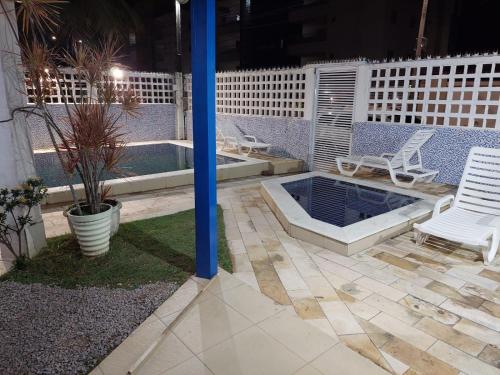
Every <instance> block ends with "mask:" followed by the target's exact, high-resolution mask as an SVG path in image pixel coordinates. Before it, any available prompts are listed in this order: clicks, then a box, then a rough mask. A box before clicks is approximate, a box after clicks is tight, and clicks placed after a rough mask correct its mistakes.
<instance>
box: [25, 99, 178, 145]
mask: <svg viewBox="0 0 500 375" xmlns="http://www.w3.org/2000/svg"><path fill="white" fill-rule="evenodd" d="M112 107H114V108H113V110H115V111H119V110H120V109H119V106H118V105H116V106H115V105H113V106H112ZM49 109H50V111H51V112H52V114H53V115H54V117H55V118H56V119H57V118H59V119H64V118H65V117H66V111H65V109H64V106H63V105H61V104H52V105H49ZM140 111H141V114H140V116H138V117H135V118H134V117H130V116H123V117H122V123H123V127H124V128H123V131H124V132H125V133H126V140H127V142H144V141H159V140H167V139H175V116H176V110H175V104H141V105H140ZM28 123H29V125H30V131H31V139H32V143H33V148H34V149H40V148H52V142H51V141H50V138H49V135H48V133H47V129H46V127H45V124H44V122H43V121H42V120H41V119H40V118H38V117H35V116H31V117H29V118H28Z"/></svg>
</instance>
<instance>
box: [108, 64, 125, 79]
mask: <svg viewBox="0 0 500 375" xmlns="http://www.w3.org/2000/svg"><path fill="white" fill-rule="evenodd" d="M110 73H111V75H112V76H113V78H114V79H122V78H123V75H124V72H123V70H122V69H120V68H118V67H116V66H114V67H112V68H111V69H110Z"/></svg>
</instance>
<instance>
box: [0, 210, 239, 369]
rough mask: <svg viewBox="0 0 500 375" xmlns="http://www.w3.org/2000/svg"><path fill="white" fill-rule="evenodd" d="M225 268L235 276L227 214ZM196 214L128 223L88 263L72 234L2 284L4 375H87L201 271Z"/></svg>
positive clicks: (0, 356)
mask: <svg viewBox="0 0 500 375" xmlns="http://www.w3.org/2000/svg"><path fill="white" fill-rule="evenodd" d="M219 218H220V220H219V263H220V265H221V267H223V268H225V269H226V270H228V271H231V261H230V257H229V251H228V248H227V244H226V241H225V236H224V227H223V221H222V213H221V211H220V210H219ZM194 249H195V236H194V211H193V210H189V211H184V212H180V213H177V214H174V215H169V216H163V217H159V218H154V219H148V220H141V221H135V222H131V223H126V224H122V225H121V227H120V231H119V233H118V234H117V235H116V236H115V237H114V238H113V239H112V242H111V249H110V252H109V253H108V254H107V255H105V256H103V257H99V258H95V259H89V258H84V257H82V256H81V255H80V253H79V251H78V245H77V244H76V243H75V241H74V240H73V239H72V238H71V237H70V236H62V237H57V238H53V239H50V240H49V241H48V248H47V250H46V251H44V252H42V253H41V254H40V255H39V256H37V257H35V258H34V259H33V260H32V261H30V262H29V263H28V265H27V268H26V269H25V270H15V271H12V272H10V273H8V274H6V275H4V276H3V277H2V278H1V279H0V280H1V282H0V301H1V303H0V373H1V374H18V373H35V374H49V373H50V374H55V373H58V374H73V373H86V372H88V371H89V370H90V369H92V368H93V367H95V366H96V365H97V364H98V363H99V362H100V361H101V360H102V359H103V358H104V357H105V356H106V355H107V354H108V353H110V352H111V350H112V349H113V348H115V347H116V346H118V345H119V344H120V343H121V342H122V341H123V340H124V339H125V338H126V337H127V336H128V335H129V334H130V333H131V332H132V331H133V330H134V329H135V328H136V327H137V326H138V325H139V324H140V323H141V322H142V321H144V320H145V319H146V318H147V317H148V316H149V315H150V314H151V313H152V312H153V311H154V310H155V309H156V308H157V307H159V306H160V305H161V304H162V303H163V302H164V301H165V300H166V299H167V298H168V297H169V296H170V295H171V294H172V293H173V292H174V291H175V290H176V289H177V288H178V287H179V286H180V285H181V284H182V283H183V282H184V281H185V280H187V278H188V277H189V276H190V275H191V274H193V273H194V252H195V251H194Z"/></svg>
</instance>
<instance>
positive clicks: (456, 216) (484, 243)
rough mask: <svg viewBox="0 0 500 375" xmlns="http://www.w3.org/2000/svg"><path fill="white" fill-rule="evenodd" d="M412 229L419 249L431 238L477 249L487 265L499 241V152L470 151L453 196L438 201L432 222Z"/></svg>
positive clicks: (479, 148) (498, 150)
mask: <svg viewBox="0 0 500 375" xmlns="http://www.w3.org/2000/svg"><path fill="white" fill-rule="evenodd" d="M447 203H450V206H451V208H449V209H448V210H446V211H444V212H441V209H442V207H443V206H444V205H445V204H447ZM413 227H414V229H415V240H416V241H417V243H418V244H419V245H421V244H423V243H424V242H425V241H426V240H427V238H428V237H429V235H433V236H437V237H441V238H445V239H447V240H450V241H455V242H460V243H463V244H466V245H469V246H475V247H480V248H481V250H482V252H483V259H484V264H486V265H487V264H489V263H491V262H492V261H493V259H494V258H495V254H496V253H497V250H498V245H499V241H500V237H499V229H500V149H494V148H484V147H473V148H472V149H471V151H470V153H469V157H468V159H467V163H466V165H465V169H464V173H463V175H462V180H461V181H460V185H459V187H458V191H457V194H456V196H455V197H454V196H453V195H448V196H445V197H443V198H441V199H440V200H438V201H437V202H436V205H435V207H434V212H433V213H432V218H431V219H430V220H428V221H426V222H424V223H422V224H414V226H413Z"/></svg>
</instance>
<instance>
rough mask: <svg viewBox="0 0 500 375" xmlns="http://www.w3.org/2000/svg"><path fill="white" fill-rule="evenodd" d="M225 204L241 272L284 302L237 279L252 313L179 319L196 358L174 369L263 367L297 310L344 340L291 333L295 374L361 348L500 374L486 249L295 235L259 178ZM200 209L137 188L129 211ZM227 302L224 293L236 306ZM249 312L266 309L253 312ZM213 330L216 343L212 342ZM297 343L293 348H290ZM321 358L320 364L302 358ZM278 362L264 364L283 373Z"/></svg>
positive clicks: (493, 277)
mask: <svg viewBox="0 0 500 375" xmlns="http://www.w3.org/2000/svg"><path fill="white" fill-rule="evenodd" d="M425 190H426V192H428V193H429V192H430V193H434V194H438V195H442V194H446V193H447V192H449V191H450V187H446V186H442V185H441V186H439V185H429V186H426V187H425ZM138 198H139V199H138ZM219 203H220V205H221V206H222V208H223V210H224V221H225V225H226V236H227V239H228V242H229V245H230V250H231V254H232V257H233V263H234V271H235V272H234V274H233V275H234V277H236V278H238V279H239V280H240V281H241V282H243V283H245V284H247V285H249V286H250V287H251V288H253V289H254V290H255V291H260V292H261V293H262V294H264V295H265V296H267V297H269V298H270V299H271V300H273V301H274V302H275V303H277V304H279V305H280V306H283V307H284V309H283V311H278V312H277V313H276V314H274V315H266V311H265V309H255V306H253V304H252V303H248V302H249V301H251V299H250V298H249V299H245V298H244V297H241V296H240V295H239V293H240V290H241V291H242V292H241V293H242V295H244V292H243V290H245V291H246V293H248V290H249V289H248V288H245V287H243V284H242V285H239V286H238V287H235V289H234V291H233V293H235V295H234V296H232V297H233V298H234V299H235V300H236V301H240V302H239V303H243V302H245V301H246V302H247V305H248V306H245V305H243V307H242V306H241V305H240V307H238V308H236V309H235V310H236V311H237V312H238V313H239V314H240V315H243V316H244V318H245V319H242V318H241V317H240V316H235V317H234V320H230V321H231V324H230V325H229V327H219V328H220V330H221V331H222V332H217V334H216V333H215V332H216V331H218V329H217V330H215V331H211V332H209V334H207V335H203V338H201V337H200V336H199V335H198V337H197V335H196V334H194V333H193V330H192V329H189V327H187V326H182V325H180V326H176V327H175V328H174V329H173V333H174V336H175V337H176V338H177V339H179V340H181V341H182V343H183V345H185V346H187V348H188V350H189V351H190V352H191V353H194V354H196V358H192V357H189V358H187V359H186V361H185V362H183V363H182V366H186V367H185V368H184V367H181V368H180V369H177V372H175V371H173V370H172V372H167V373H169V374H170V373H183V374H184V373H185V374H189V373H194V374H195V373H196V374H197V373H201V374H202V373H210V372H209V371H208V369H206V368H205V367H199V366H200V363H199V361H201V362H203V363H204V364H205V365H207V366H208V367H209V368H210V369H211V371H213V372H214V373H224V371H225V370H224V369H225V368H226V366H227V368H230V369H232V371H233V372H229V373H231V374H237V373H246V372H245V371H246V370H247V368H253V369H255V366H254V365H255V363H254V361H253V360H252V358H254V357H251V356H252V355H255V356H257V357H259V358H260V356H265V355H267V351H268V350H273V349H272V347H273V346H275V345H276V343H275V341H276V340H277V341H278V342H279V341H280V339H279V335H280V333H281V332H280V329H279V328H277V327H275V324H274V323H275V320H276V319H278V320H281V319H282V318H283V319H285V318H286V319H288V318H292V317H293V316H294V315H296V316H298V317H300V318H301V319H302V320H303V321H304V322H306V323H308V324H309V325H311V326H314V327H316V328H318V329H319V330H321V331H322V332H323V333H324V334H326V335H327V336H328V337H329V338H330V339H331V340H333V341H334V342H337V341H340V342H341V343H342V344H344V345H345V346H341V347H340V346H339V348H342V349H337V350H334V349H333V348H330V349H328V350H326V351H325V352H322V353H319V352H317V351H315V350H316V347H315V345H304V341H307V340H308V335H307V334H306V333H304V335H303V336H302V335H301V336H300V337H301V338H302V340H300V339H299V340H291V341H293V343H295V342H296V345H298V346H297V347H296V348H295V350H296V352H295V354H296V355H298V356H299V357H300V359H301V361H302V362H301V361H297V362H294V361H295V360H294V359H291V358H290V360H288V359H287V358H288V357H287V355H290V353H289V352H286V353H285V352H282V351H279V350H278V349H277V350H278V352H279V354H276V355H277V357H273V358H272V359H273V360H274V359H276V358H280V360H283V361H285V362H287V363H288V365H287V366H290V367H289V368H288V367H286V370H287V372H286V373H293V371H296V370H297V371H298V372H296V373H298V374H309V373H311V374H318V373H319V374H329V373H349V372H348V371H347V370H345V371H344V372H342V371H335V369H336V367H335V366H339V365H340V364H343V363H344V362H346V360H345V358H347V356H351V355H352V354H351V353H352V351H349V350H348V349H347V348H350V349H352V350H353V351H355V352H358V353H359V354H361V356H363V357H365V358H366V359H368V360H369V361H371V362H372V363H373V364H376V365H377V366H378V367H377V368H379V369H380V370H382V369H383V370H387V371H389V372H391V373H394V374H407V375H409V374H459V373H462V374H470V375H475V374H500V370H499V368H500V349H499V346H500V334H499V330H500V266H499V265H492V266H484V265H483V263H482V255H481V253H480V252H477V251H474V250H470V249H466V248H463V247H461V246H459V245H458V244H455V243H450V242H447V241H443V240H440V239H438V238H431V239H430V241H428V243H426V244H425V245H424V246H417V245H416V244H415V242H414V241H413V239H412V233H411V232H409V233H405V234H403V235H401V236H398V237H396V238H393V239H391V240H388V241H385V242H384V243H381V244H379V245H376V246H374V247H372V248H370V249H367V250H365V251H363V252H361V253H358V254H356V255H354V256H351V257H345V256H341V255H339V254H336V253H333V252H331V251H328V250H325V249H322V248H319V247H317V246H314V245H311V244H309V243H306V242H303V241H298V240H296V239H294V238H292V237H290V236H288V234H287V233H286V232H284V231H283V228H282V227H281V225H280V223H279V222H278V221H277V219H276V218H275V216H274V215H273V214H272V212H271V211H270V209H269V207H268V206H267V205H266V203H265V202H264V200H263V199H262V197H261V195H260V193H259V185H258V179H253V180H246V181H243V182H241V181H240V182H236V183H234V182H232V183H225V184H222V185H221V186H220V188H219ZM177 206H178V207H180V208H179V209H177ZM190 207H192V189H179V190H177V191H174V192H168V193H166V194H165V193H162V194H157V195H153V196H151V195H148V196H142V197H138V196H135V197H129V198H126V201H125V202H124V218H125V219H127V217H129V218H134V219H135V218H137V219H138V218H142V217H146V216H148V215H151V216H154V215H163V214H166V213H171V212H175V211H176V210H177V211H178V210H183V209H187V208H190ZM45 215H47V216H46V218H47V219H49V220H48V221H47V227H48V228H47V229H48V231H49V232H50V231H53V232H50V233H56V232H58V233H59V232H61V231H63V228H62V227H63V225H64V223H63V220H61V219H60V218H59V217H57V216H56V214H55V213H52V214H51V213H47V214H45ZM57 215H60V213H57ZM56 227H57V228H56ZM497 264H498V263H497ZM236 288H240V289H236ZM236 291H238V293H236ZM216 297H217V296H216ZM217 298H218V299H215V298H212V299H211V300H210V299H207V300H206V301H203V302H200V306H199V308H198V310H197V311H198V312H199V314H198V315H197V316H193V317H191V318H190V321H191V323H190V324H191V326H193V327H195V326H196V325H197V327H198V331H199V330H200V329H201V328H202V327H203V325H200V322H201V321H202V314H201V312H202V311H203V312H204V311H207V314H210V313H212V314H214V312H217V311H219V312H220V313H223V314H226V307H221V306H220V298H219V297H217ZM228 298H231V297H228ZM224 299H225V298H224ZM228 301H229V300H225V301H224V302H225V303H226V304H229V305H230V306H231V304H230V302H228ZM242 301H243V302H242ZM203 307H206V309H204V308H203ZM232 307H233V309H234V306H232ZM217 309H219V310H217ZM239 309H242V310H239ZM247 310H248V311H252V314H256V315H252V316H251V317H250V316H245V313H244V311H247ZM248 314H250V313H248ZM259 314H260V315H259ZM280 314H283V317H282V316H281V315H280ZM233 315H234V314H233ZM226 318H227V319H232V318H231V317H230V316H226ZM273 319H275V320H273ZM286 319H285V320H286ZM228 330H229V332H228ZM262 331H264V333H265V335H264V333H262ZM314 332H317V331H314ZM221 335H222V336H221ZM212 336H215V337H212ZM264 336H265V337H266V339H265V340H264ZM268 336H271V337H273V338H274V339H275V340H270V339H269V338H268ZM257 338H259V339H257ZM261 338H262V340H263V341H262V348H257V347H256V346H259V345H256V344H255V341H254V340H257V341H259V340H260V339H261ZM205 339H206V340H209V341H210V345H205V344H206V342H205ZM266 340H267V341H266ZM287 340H288V339H287ZM325 341H327V340H326V339H325ZM252 342H254V344H253V345H251V343H252ZM259 342H260V341H259ZM330 342H331V341H330ZM293 343H292V342H290V343H285V344H287V345H294V344H293ZM211 344H213V346H211ZM208 346H210V348H209V349H207V350H204V349H205V348H207V347H208ZM285 346H286V345H285ZM335 347H337V346H335ZM264 348H268V349H264ZM290 350H291V351H292V352H293V351H294V349H293V348H291V347H288V351H290ZM278 352H277V353H278ZM299 352H300V353H299ZM223 353H225V354H226V355H223ZM228 353H229V354H228ZM242 353H245V355H242ZM165 355H166V354H165ZM179 356H181V355H180V354H179ZM249 356H250V357H249ZM315 356H316V357H315ZM243 357H244V358H243ZM249 358H250V359H249ZM312 358H313V361H312V365H313V367H311V365H310V364H309V365H308V366H305V367H302V366H304V364H305V363H308V362H307V361H309V362H311V361H310V360H311V359H312ZM235 361H236V362H235ZM270 361H271V358H270ZM271 362H272V361H271ZM299 362H300V363H301V364H302V366H301V365H299ZM271 365H272V364H270V365H269V366H271ZM179 366H181V365H179ZM197 366H198V367H197ZM301 367H302V368H301ZM196 368H203V371H205V372H201V370H199V371H198V370H196ZM192 369H193V370H192ZM372 369H373V368H372ZM271 370H272V372H266V371H268V370H266V371H264V372H262V371H261V372H258V371H257V372H256V373H272V374H274V373H276V374H278V373H280V372H279V371H281V370H279V369H275V368H270V370H269V371H271ZM189 371H191V372H189ZM370 371H372V370H370ZM157 373H158V372H157ZM225 373H228V372H225ZM358 373H366V374H368V373H372V372H366V371H365V372H358Z"/></svg>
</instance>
